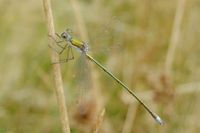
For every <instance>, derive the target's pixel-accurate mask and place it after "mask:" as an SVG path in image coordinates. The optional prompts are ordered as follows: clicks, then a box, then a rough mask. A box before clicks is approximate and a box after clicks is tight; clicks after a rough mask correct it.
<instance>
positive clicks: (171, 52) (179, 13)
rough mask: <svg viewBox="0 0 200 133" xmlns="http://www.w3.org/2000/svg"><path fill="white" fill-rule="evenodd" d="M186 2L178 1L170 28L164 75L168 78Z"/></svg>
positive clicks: (183, 0)
mask: <svg viewBox="0 0 200 133" xmlns="http://www.w3.org/2000/svg"><path fill="white" fill-rule="evenodd" d="M185 1H186V0H178V1H177V8H176V13H175V18H174V23H173V28H172V34H171V38H170V43H169V49H168V51H167V57H166V62H165V73H166V74H167V75H169V76H170V73H171V68H172V63H173V60H174V54H175V50H176V47H177V44H178V41H179V36H180V26H181V23H182V18H183V13H184V9H185V3H186V2H185Z"/></svg>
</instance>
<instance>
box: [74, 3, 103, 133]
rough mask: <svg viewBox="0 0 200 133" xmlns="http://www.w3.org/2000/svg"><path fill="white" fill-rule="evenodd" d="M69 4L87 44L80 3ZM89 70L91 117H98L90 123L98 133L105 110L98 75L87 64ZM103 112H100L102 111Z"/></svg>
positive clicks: (91, 66) (86, 32)
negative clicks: (92, 105) (91, 102)
mask: <svg viewBox="0 0 200 133" xmlns="http://www.w3.org/2000/svg"><path fill="white" fill-rule="evenodd" d="M70 3H71V5H72V7H73V10H74V16H75V20H76V25H77V27H78V31H79V32H80V36H81V38H82V39H83V40H86V41H87V42H89V37H88V31H87V27H86V24H85V21H84V18H83V16H82V14H81V7H80V3H79V2H78V1H77V0H70ZM88 65H89V68H90V69H91V73H90V74H91V80H92V81H91V83H92V87H91V88H90V89H89V90H90V91H91V93H92V97H93V98H92V99H90V101H93V102H94V105H95V106H94V107H93V112H92V114H94V115H93V116H92V117H96V116H95V115H99V117H98V118H97V119H94V122H92V123H91V125H92V128H93V127H94V129H93V131H94V132H95V133H97V132H98V131H99V128H100V126H101V123H102V121H103V116H104V113H105V111H104V110H105V109H104V108H103V105H102V99H101V93H100V92H99V86H100V85H99V83H98V80H97V78H98V73H97V72H96V71H95V70H94V67H93V65H92V64H91V63H89V64H88ZM87 93H89V94H91V93H90V92H87ZM102 109H103V111H100V110H102ZM101 117H102V118H101Z"/></svg>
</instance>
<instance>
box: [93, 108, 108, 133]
mask: <svg viewBox="0 0 200 133" xmlns="http://www.w3.org/2000/svg"><path fill="white" fill-rule="evenodd" d="M104 114H105V108H104V109H103V110H102V111H101V112H100V114H99V116H98V118H97V121H96V123H95V128H94V131H93V133H98V132H99V129H100V127H101V125H102V122H103V118H104Z"/></svg>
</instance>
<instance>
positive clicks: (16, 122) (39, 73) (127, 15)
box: [0, 0, 200, 133]
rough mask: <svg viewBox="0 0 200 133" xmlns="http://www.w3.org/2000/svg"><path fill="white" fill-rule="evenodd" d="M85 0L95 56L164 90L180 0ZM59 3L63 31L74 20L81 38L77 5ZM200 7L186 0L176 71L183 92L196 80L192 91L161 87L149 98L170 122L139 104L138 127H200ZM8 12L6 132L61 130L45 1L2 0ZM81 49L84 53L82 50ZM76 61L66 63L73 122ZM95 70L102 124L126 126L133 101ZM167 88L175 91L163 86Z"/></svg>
mask: <svg viewBox="0 0 200 133" xmlns="http://www.w3.org/2000/svg"><path fill="white" fill-rule="evenodd" d="M78 4H79V5H80V7H81V15H82V17H83V20H84V22H85V26H86V29H87V33H88V36H89V40H86V41H88V42H89V44H90V50H91V52H92V54H93V55H94V57H95V58H96V59H97V60H99V62H101V63H102V64H104V65H105V66H106V67H108V69H109V70H111V71H112V72H113V73H115V74H116V75H117V77H119V78H120V79H122V80H123V81H124V82H125V83H127V85H128V86H130V87H132V88H136V89H135V90H136V91H140V92H144V93H145V92H146V91H150V90H151V91H156V90H155V88H156V87H155V86H157V85H158V86H159V85H160V78H159V75H160V73H162V72H163V67H164V63H165V60H166V54H167V50H168V46H169V40H170V36H171V31H172V25H173V22H174V15H175V11H176V4H177V2H176V1H174V0H154V1H153V0H140V1H136V0H118V1H116V0H102V1H100V0H81V1H80V0H79V1H78ZM52 10H53V15H54V23H55V27H56V31H57V32H58V33H60V32H62V31H63V30H65V29H66V28H71V29H72V30H73V34H74V35H76V36H78V37H79V38H81V37H80V33H79V32H78V31H79V29H78V27H77V24H78V22H77V21H76V17H75V13H74V9H73V8H72V6H71V4H70V2H69V1H68V0H66V1H64V0H62V1H52ZM199 13H200V1H199V0H190V1H187V2H186V6H185V12H184V16H183V21H182V24H181V26H180V27H181V28H180V31H181V32H180V33H181V34H180V38H179V42H178V47H177V49H176V52H175V56H174V63H173V68H172V77H171V79H170V80H171V82H172V86H173V88H174V89H175V92H176V90H177V88H181V87H182V86H183V85H185V84H186V85H187V84H189V83H190V84H191V86H186V89H185V90H186V91H187V92H186V93H180V94H174V98H173V100H172V99H170V98H166V99H167V100H168V101H167V104H165V103H166V101H164V100H163V101H162V100H161V101H160V100H159V99H160V98H157V97H156V94H157V93H155V94H154V95H155V97H154V100H151V101H145V103H147V104H148V105H149V107H151V108H152V109H153V110H155V111H156V112H157V113H158V114H161V116H162V117H163V118H164V119H165V121H166V124H165V126H163V127H159V126H158V125H157V124H156V123H154V121H153V120H152V119H151V117H150V116H149V115H148V114H147V113H146V112H145V111H144V110H143V109H142V108H140V106H139V107H138V109H136V113H135V114H134V113H133V115H135V118H134V119H133V124H132V132H138V133H155V132H170V133H173V132H174V133H188V132H198V131H199V130H200V125H199V119H198V116H199V115H200V107H199V106H198V105H199V98H198V97H199V88H198V87H196V88H195V89H194V86H195V85H196V84H197V83H198V84H199V83H200V77H199V76H200V69H199V66H200V60H199V58H200V45H199V41H200V28H199V23H200V15H199ZM0 14H1V15H0V133H27V132H28V133H38V132H41V133H44V132H45V133H58V132H61V124H60V121H59V112H58V106H57V104H56V97H55V92H54V88H53V84H52V74H51V63H50V58H49V48H48V45H47V43H48V41H47V37H48V36H47V31H46V25H45V20H44V13H43V8H42V2H41V1H33V0H32V1H27V0H21V1H11V0H1V1H0ZM75 57H76V58H77V57H78V54H77V53H76V54H75ZM74 62H75V61H71V62H69V63H66V64H62V74H63V79H64V87H65V90H66V97H67V105H69V114H70V123H72V125H73V121H74V119H73V115H71V114H72V113H70V112H72V111H71V109H70V108H72V106H73V104H72V103H73V100H74V99H76V98H75V97H74V96H73V95H72V94H74V93H77V92H74V91H76V90H73V79H74V78H73V71H70V70H74V69H73V68H74V64H76V63H74ZM92 72H93V73H94V75H97V74H98V82H99V83H98V84H95V85H98V86H96V87H98V88H99V89H100V91H101V92H102V95H101V98H102V99H103V101H104V104H105V108H106V112H105V113H106V114H105V116H104V121H103V123H102V127H101V130H100V132H102V133H112V132H113V133H117V132H121V131H122V128H123V126H124V123H125V119H126V115H127V111H128V109H129V108H130V106H129V105H128V104H127V103H126V102H125V101H126V100H125V101H124V100H123V99H124V98H122V97H123V96H121V95H122V92H123V91H122V90H121V87H120V86H118V85H117V84H115V82H114V81H112V79H110V78H109V77H108V76H106V75H105V74H104V73H103V72H101V70H99V69H98V68H95V69H94V71H92ZM161 80H162V79H161ZM151 81H152V82H151ZM152 84H153V85H152ZM95 85H94V86H95ZM135 90H134V91H135ZM179 90H180V89H179ZM188 90H192V91H188ZM180 91H181V90H180ZM84 93H87V92H84ZM165 96H166V97H167V96H168V95H164V94H163V97H164V98H165ZM125 97H129V96H128V95H126V96H125ZM141 97H142V95H141ZM158 97H159V96H158ZM165 105H166V106H167V107H166V106H165ZM74 106H75V105H74ZM133 106H137V105H136V104H134V105H133ZM80 130H81V129H80V127H79V126H74V125H73V126H72V132H74V133H76V132H81V131H80Z"/></svg>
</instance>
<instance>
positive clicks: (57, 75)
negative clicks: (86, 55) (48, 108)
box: [43, 0, 70, 133]
mask: <svg viewBox="0 0 200 133" xmlns="http://www.w3.org/2000/svg"><path fill="white" fill-rule="evenodd" d="M43 7H44V13H45V18H46V24H47V28H48V35H51V36H54V34H55V30H54V23H53V16H52V10H51V4H50V1H49V0H43ZM52 44H53V40H52V39H51V38H50V37H49V45H50V46H52ZM58 60H59V56H58V54H57V53H56V52H55V51H53V50H51V61H52V62H55V61H56V62H57V61H58ZM53 78H54V85H55V91H56V98H57V103H58V106H59V111H60V118H61V124H62V130H63V133H70V127H69V120H68V114H67V107H66V104H65V95H64V90H63V83H62V76H61V70H60V64H54V65H53Z"/></svg>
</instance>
